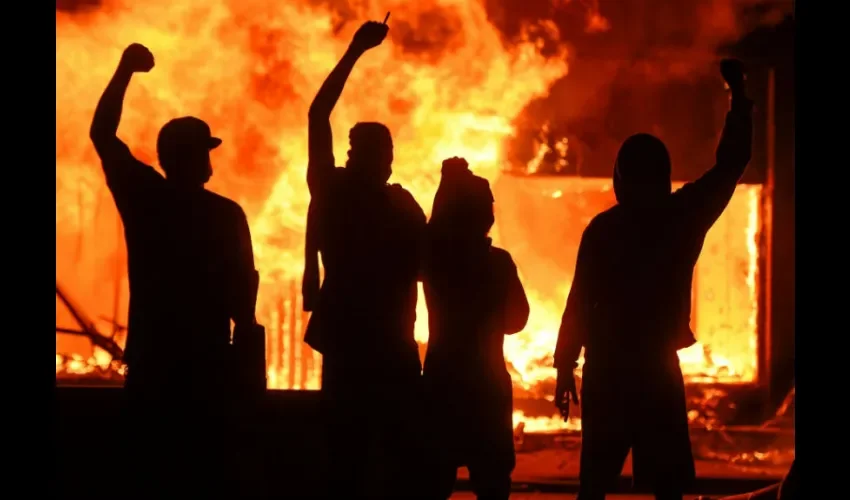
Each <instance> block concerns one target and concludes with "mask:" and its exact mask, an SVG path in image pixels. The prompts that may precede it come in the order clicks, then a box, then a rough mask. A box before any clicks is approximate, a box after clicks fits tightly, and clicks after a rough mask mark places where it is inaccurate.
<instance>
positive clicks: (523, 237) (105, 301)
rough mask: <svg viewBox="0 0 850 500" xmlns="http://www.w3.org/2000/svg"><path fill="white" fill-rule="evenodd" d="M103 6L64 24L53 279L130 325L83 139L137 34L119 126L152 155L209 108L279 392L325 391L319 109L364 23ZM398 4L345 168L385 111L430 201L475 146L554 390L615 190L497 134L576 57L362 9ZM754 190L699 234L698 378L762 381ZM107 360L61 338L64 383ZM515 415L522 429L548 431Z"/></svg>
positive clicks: (466, 17)
mask: <svg viewBox="0 0 850 500" xmlns="http://www.w3.org/2000/svg"><path fill="white" fill-rule="evenodd" d="M104 4H105V5H104V6H102V7H100V8H98V9H97V10H94V11H90V12H88V13H78V14H74V15H69V14H63V13H57V17H56V51H57V54H56V73H57V75H56V83H57V85H56V202H57V203H56V238H57V243H56V250H57V251H56V273H57V281H59V282H60V283H61V284H62V285H63V287H65V288H66V289H67V290H68V291H69V293H71V294H72V295H73V296H74V297H75V299H76V301H77V302H78V303H80V304H82V305H83V307H84V308H85V309H86V312H87V313H88V314H89V315H90V316H91V317H92V318H93V319H94V320H95V321H96V322H97V326H98V327H99V328H101V330H102V331H110V330H111V328H112V326H111V323H108V322H107V321H102V317H106V318H107V319H109V318H116V319H117V321H118V322H119V323H121V324H126V314H127V312H126V309H127V283H126V275H125V273H126V265H125V249H124V243H123V235H122V232H121V228H120V221H119V220H118V216H117V213H116V210H115V206H114V203H113V201H112V200H111V197H110V194H109V192H108V190H107V188H106V185H105V183H104V181H103V175H102V173H101V172H100V168H99V162H98V160H97V157H96V155H95V152H94V149H93V148H92V146H91V144H90V142H89V140H88V133H87V131H88V127H89V122H90V120H91V117H92V113H93V111H94V107H95V105H96V103H97V100H98V98H99V95H100V92H101V91H102V89H103V88H104V86H105V85H106V83H107V81H108V80H109V78H110V76H111V73H112V71H113V70H114V68H115V65H116V64H117V62H118V59H119V57H120V55H121V51H122V50H123V48H124V47H125V46H126V45H128V44H129V43H131V42H141V43H144V44H145V45H147V46H148V47H149V48H150V49H151V51H152V52H153V53H154V55H155V57H156V64H157V65H156V67H155V69H154V70H153V71H152V72H151V73H149V74H144V75H139V76H137V77H135V78H134V80H133V82H132V83H131V86H130V89H129V91H128V93H127V98H126V101H125V107H124V117H123V121H122V124H121V128H120V130H119V135H120V136H121V138H122V139H124V140H125V141H126V142H127V143H128V144H129V146H130V147H131V149H132V150H133V151H134V152H135V153H136V154H137V156H138V157H139V158H140V159H143V160H144V161H147V162H149V163H150V164H155V163H156V158H155V152H154V145H155V137H156V133H157V132H158V130H159V127H160V126H161V125H162V124H164V123H165V122H166V121H167V120H168V119H170V118H173V117H175V116H179V115H184V114H192V115H197V116H200V117H202V118H203V119H204V120H206V121H208V122H209V123H210V124H211V126H212V128H213V131H214V132H215V134H216V135H217V136H219V137H222V138H223V139H224V144H223V146H222V147H220V148H219V149H217V150H216V151H215V153H214V155H213V165H214V169H215V174H214V176H213V178H212V181H211V183H210V186H209V187H210V189H212V190H214V191H216V192H219V193H221V194H223V195H225V196H228V197H230V198H232V199H234V200H236V201H238V202H239V203H240V204H242V205H243V207H244V208H245V210H246V212H247V213H248V215H249V218H250V222H251V227H252V232H253V240H254V247H255V253H256V259H257V267H258V269H259V270H260V273H261V277H262V286H261V290H260V298H259V304H258V317H259V320H260V321H261V322H262V323H263V324H265V325H266V327H267V332H268V344H267V345H268V347H267V359H268V374H269V387H271V388H280V389H283V388H292V389H317V388H318V387H319V375H320V371H321V370H320V368H321V358H320V356H318V355H317V354H316V353H314V352H313V351H312V350H310V349H309V348H307V347H306V346H305V345H304V344H303V343H302V342H301V339H302V337H303V330H304V327H305V325H306V320H307V316H306V315H305V314H303V313H302V312H301V305H300V281H299V280H300V275H301V268H302V258H303V236H304V225H305V218H306V210H307V205H308V202H309V195H308V192H307V189H306V182H305V168H306V163H307V162H306V147H307V139H306V117H307V107H308V105H309V102H310V100H311V99H312V97H313V95H314V94H315V92H316V90H317V89H318V88H319V86H320V85H321V82H322V80H323V79H324V78H325V76H326V75H327V73H328V72H329V71H330V69H331V68H332V67H333V65H334V64H335V62H336V61H337V60H338V58H339V57H340V55H341V54H342V53H343V51H344V50H345V47H346V45H347V43H348V41H349V40H350V38H351V35H352V34H353V31H354V30H355V29H356V28H357V25H358V22H349V23H346V24H342V23H341V22H340V19H338V16H337V15H336V14H332V13H330V12H328V11H326V10H323V7H320V6H315V7H313V6H310V5H309V4H308V3H307V2H297V1H293V0H284V1H278V2H268V1H263V0H240V1H238V2H235V1H228V0H211V1H208V2H180V1H179V0H178V1H174V0H171V1H165V0H150V1H147V2H136V3H132V2H129V1H126V0H123V1H105V2H104ZM387 10H391V11H392V18H391V20H390V25H391V36H390V38H389V39H388V41H387V42H386V43H385V44H384V45H383V46H381V47H380V48H378V49H375V50H373V51H370V52H369V53H368V54H367V55H366V56H365V57H364V58H363V60H362V61H361V62H360V63H358V66H357V67H356V68H355V70H354V72H353V74H352V76H351V78H350V81H349V83H348V85H347V88H346V90H345V92H344V94H343V96H342V98H341V100H340V103H339V105H338V106H337V108H336V110H335V111H334V115H333V126H334V131H335V133H336V135H335V142H334V146H335V151H336V156H337V159H338V162H339V163H342V159H344V158H345V151H346V149H347V144H346V141H347V131H348V129H349V128H350V127H351V126H352V125H353V124H354V123H355V122H356V121H358V120H377V121H382V122H384V123H386V124H387V125H388V126H389V127H390V129H391V130H392V131H393V134H394V138H395V146H396V159H395V166H394V169H395V173H394V177H393V182H400V183H402V184H403V185H404V186H406V187H407V188H408V189H410V190H411V191H412V192H413V194H414V196H415V197H416V198H417V200H418V201H419V202H420V204H421V205H422V206H423V208H424V209H425V210H426V212H427V211H429V210H430V207H431V200H432V197H433V194H434V191H435V189H436V185H437V182H438V177H439V168H440V162H441V161H442V160H443V159H444V158H447V157H450V156H463V157H465V158H467V159H468V160H469V163H470V164H471V165H472V168H473V170H474V171H475V172H476V173H477V174H479V175H482V176H484V177H487V178H488V179H490V181H491V183H492V185H493V187H494V191H495V194H496V199H497V206H498V214H497V227H496V228H495V232H494V235H493V236H494V239H495V240H496V242H497V243H498V244H500V245H501V246H503V247H505V248H506V249H508V250H509V251H511V252H512V253H513V255H514V258H515V260H516V261H517V263H518V265H519V268H520V272H521V274H522V278H523V281H524V283H525V286H526V288H527V291H528V295H529V299H530V300H531V302H532V316H531V319H530V321H529V324H528V327H527V328H526V330H525V331H524V332H522V333H520V334H517V335H515V336H512V337H510V338H508V339H507V340H506V342H505V353H506V358H507V359H508V361H509V363H510V365H511V367H510V368H511V372H512V375H513V378H514V381H515V387H516V389H517V392H518V393H519V394H522V395H528V396H532V397H543V396H545V395H546V394H545V390H544V389H543V388H542V386H543V385H545V383H546V382H550V383H551V380H552V378H553V376H554V370H553V369H552V367H551V355H552V351H553V349H554V345H555V334H556V332H557V329H558V326H559V324H558V323H559V320H560V315H561V312H562V309H563V306H564V303H565V299H566V296H567V293H568V291H569V286H570V281H571V278H572V267H573V266H574V263H575V251H576V248H577V243H578V237H580V235H581V232H582V230H583V228H584V226H585V225H586V223H587V222H588V221H589V218H590V217H592V216H593V215H594V214H595V213H597V212H598V211H600V210H602V209H604V208H606V207H607V206H608V205H609V204H610V203H611V201H612V199H613V198H612V196H611V194H610V186H609V185H608V184H607V183H606V182H604V181H600V180H593V179H585V180H579V179H571V178H549V179H543V178H537V179H535V178H527V179H519V178H516V177H510V176H504V175H501V174H500V172H502V171H503V170H506V169H507V167H508V165H505V160H504V157H505V156H504V153H503V144H504V143H505V142H506V140H507V139H508V138H509V137H511V136H512V134H513V133H514V128H513V125H512V122H513V120H514V118H516V117H517V116H518V115H519V113H520V112H521V110H522V109H523V108H524V107H525V106H526V105H527V104H528V103H529V102H530V101H531V100H532V99H534V98H538V97H542V96H545V95H546V94H547V92H548V91H549V88H550V86H551V84H552V83H553V82H554V81H556V80H557V79H558V78H560V77H562V76H564V75H565V74H566V73H567V69H568V68H567V63H566V57H565V52H564V53H560V54H554V55H551V56H549V57H544V56H542V55H540V53H539V44H538V43H537V41H536V40H534V39H533V38H532V37H531V36H529V37H527V39H526V40H525V41H520V42H517V43H514V44H511V45H506V44H505V43H503V41H502V40H501V38H500V35H499V33H498V32H497V31H496V29H495V28H494V27H493V26H492V25H491V24H490V23H489V21H488V19H487V16H486V13H485V10H484V8H483V6H482V4H481V3H480V2H479V1H476V0H429V1H427V2H407V1H402V0H391V1H385V2H381V3H380V5H375V6H374V8H371V10H368V11H362V12H357V13H356V14H354V15H353V17H354V18H356V19H367V18H373V19H374V18H379V19H383V15H384V13H385V12H386V11H387ZM434 12H439V13H440V15H441V16H442V18H444V20H445V22H446V26H448V27H449V28H450V29H449V31H448V33H449V34H448V35H446V34H445V33H440V34H439V36H438V35H437V34H434V36H433V38H434V40H430V38H429V37H431V34H430V31H429V29H430V28H432V26H431V25H430V24H429V23H431V21H429V19H431V17H428V16H427V15H426V14H429V15H431V14H433V13H434ZM588 16H589V17H588V19H589V21H588V23H589V25H588V29H589V30H590V31H602V30H605V29H608V24H607V21H605V19H604V18H602V17H601V16H600V15H599V14H598V12H591V13H589V15H588ZM338 26H342V29H340V30H339V31H337V30H336V28H337V27H338ZM553 29H554V28H553V26H551V25H549V26H547V32H548V33H551V32H552V30H553ZM413 30H416V32H417V33H418V34H419V36H422V37H424V38H423V43H424V42H429V41H430V42H433V43H435V44H437V43H438V42H439V44H440V48H439V49H435V50H434V51H429V52H427V54H425V53H414V52H411V51H405V50H403V47H402V46H401V44H400V43H396V41H394V40H397V39H394V37H404V36H405V35H409V34H410V33H411V32H412V31H413ZM529 32H530V31H529ZM399 39H400V38H399ZM562 146H563V147H564V148H568V147H569V144H568V143H566V142H564V143H563V145H562ZM541 158H542V155H541ZM532 170H533V169H532ZM760 197H761V189H760V187H758V186H740V187H739V189H738V191H737V193H736V195H735V198H734V199H733V201H732V203H731V205H730V207H729V209H728V210H727V211H726V213H725V214H724V215H723V217H721V219H720V221H719V222H718V223H717V225H716V226H715V227H714V228H713V229H712V231H711V233H710V234H709V237H708V241H707V242H706V245H705V249H704V251H703V256H702V257H701V259H700V262H699V265H698V269H697V274H698V277H697V279H696V280H695V282H696V283H697V284H696V289H695V292H696V294H695V297H696V299H695V308H694V312H695V318H696V325H695V328H696V329H697V333H698V337H699V340H700V344H698V345H697V346H694V347H693V348H691V349H688V350H686V351H682V352H681V353H680V358H681V360H682V364H683V367H684V369H685V371H686V373H687V374H688V376H689V377H690V378H692V379H693V380H720V381H724V382H749V381H753V380H755V377H756V372H755V367H756V345H755V342H756V318H757V312H758V311H757V303H758V302H757V297H758V289H757V283H758V281H759V280H758V276H757V273H758V266H757V264H758V247H757V245H756V241H757V237H758V232H759V230H760V219H759V209H760V202H761V200H760ZM116 290H118V292H119V298H118V301H117V302H116V301H115V297H116ZM56 312H57V325H62V326H68V327H73V326H75V325H73V324H72V322H71V321H70V317H69V315H68V314H67V312H66V311H65V310H64V308H62V307H61V306H60V305H59V304H58V301H57V309H56ZM418 312H419V320H418V321H417V327H416V338H417V339H418V340H420V341H421V342H425V341H427V321H426V317H427V311H426V310H425V304H424V300H420V302H419V309H418ZM60 353H61V354H62V356H60ZM66 354H67V356H66ZM109 364H110V360H109V359H108V357H107V358H104V354H103V353H101V352H100V351H99V350H97V349H94V350H93V349H92V347H91V346H90V345H89V343H88V341H86V340H85V339H82V338H78V337H70V336H67V335H57V376H60V375H61V376H64V375H66V374H68V375H71V374H81V373H92V372H94V371H95V370H96V369H98V367H100V368H99V369H107V368H108V366H109ZM516 417H517V418H518V419H522V420H525V421H526V426H527V429H528V430H532V428H539V429H543V428H547V426H548V427H551V426H553V425H555V424H553V423H552V422H551V421H545V420H546V419H544V420H541V421H537V420H533V419H525V418H524V417H523V416H521V415H517V416H516ZM547 422H548V423H547ZM557 425H561V424H557ZM571 425H577V424H571Z"/></svg>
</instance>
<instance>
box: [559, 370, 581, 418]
mask: <svg viewBox="0 0 850 500" xmlns="http://www.w3.org/2000/svg"><path fill="white" fill-rule="evenodd" d="M571 401H572V403H573V404H576V405H577V404H579V401H578V391H577V390H576V378H575V375H573V371H572V370H558V383H557V385H556V387H555V406H557V407H558V409H559V410H560V411H561V417H563V419H564V421H565V422H566V421H567V420H569V418H570V402H571Z"/></svg>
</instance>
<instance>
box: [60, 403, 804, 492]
mask: <svg viewBox="0 0 850 500" xmlns="http://www.w3.org/2000/svg"><path fill="white" fill-rule="evenodd" d="M56 396H57V397H56V412H55V416H56V421H55V422H56V445H57V476H56V478H57V483H58V484H57V486H58V487H59V490H60V491H64V492H66V495H65V496H66V497H70V498H80V497H81V496H80V495H82V497H85V498H89V499H91V498H98V495H97V493H98V492H103V493H104V497H109V498H114V496H113V495H112V494H109V492H114V491H120V487H121V484H120V478H121V477H122V471H123V469H122V466H123V464H122V460H121V452H120V449H117V448H116V445H117V443H118V442H119V440H118V439H117V437H118V436H120V435H121V432H122V426H121V421H120V417H119V408H120V401H121V399H120V398H121V390H120V389H116V388H84V387H60V388H58V389H57V395H56ZM317 396H318V395H317V394H316V393H314V392H306V391H269V395H268V398H267V401H266V407H265V408H264V411H263V414H262V416H261V418H260V420H259V421H257V422H255V426H256V431H257V433H258V435H259V436H261V437H262V439H258V440H257V445H256V448H255V449H254V452H253V458H252V461H253V462H254V463H255V464H256V468H257V470H260V474H259V477H261V478H262V479H261V480H260V483H262V484H258V485H257V491H258V493H256V494H252V495H251V496H252V497H254V496H257V495H259V496H261V497H266V498H276V497H277V498H309V497H314V498H315V497H316V496H317V492H320V491H321V485H322V483H323V480H322V477H321V470H322V464H323V463H324V461H325V456H324V451H323V450H324V449H325V444H324V437H323V435H322V432H321V429H322V426H321V421H320V419H319V414H318V412H317V409H318V398H317ZM376 418H380V417H379V416H376ZM692 441H693V442H694V453H695V455H696V456H697V475H698V481H697V485H696V488H695V491H693V492H692V493H694V494H697V493H699V494H703V495H729V494H736V493H742V492H747V491H753V490H756V489H758V488H762V487H764V486H767V485H769V484H773V483H776V482H778V481H779V480H780V479H781V478H782V476H783V475H784V473H785V472H786V470H787V468H788V465H787V464H788V463H790V459H791V458H792V457H793V431H791V432H788V431H783V430H782V429H767V428H765V427H764V426H761V427H738V428H732V427H728V428H725V429H723V430H721V431H718V430H712V431H707V430H705V429H699V428H695V429H694V430H693V431H692ZM580 443H581V440H580V438H579V436H578V435H577V434H563V433H557V434H526V435H524V436H522V437H521V438H519V439H518V440H517V449H518V453H517V467H516V469H515V472H514V474H513V480H514V490H515V491H516V493H515V494H514V495H513V496H512V498H515V499H526V498H527V499H553V500H554V499H571V498H574V495H575V493H576V491H577V487H578V457H579V451H580ZM630 474H631V464H630V463H627V464H626V467H625V468H624V471H623V478H622V480H621V483H620V485H619V488H618V491H617V493H618V494H623V495H624V496H611V497H609V498H611V499H617V498H622V499H624V500H625V499H635V500H637V499H640V498H651V497H650V496H646V497H643V496H632V495H627V494H628V493H632V490H631V486H630V483H631V478H630V477H629V476H630ZM465 478H466V471H465V470H463V469H461V471H460V473H459V481H458V490H459V491H458V493H457V494H456V495H455V496H453V497H452V498H458V499H463V498H473V496H472V495H471V494H468V493H464V491H465V490H468V484H467V482H466V480H465ZM75 494H76V495H75Z"/></svg>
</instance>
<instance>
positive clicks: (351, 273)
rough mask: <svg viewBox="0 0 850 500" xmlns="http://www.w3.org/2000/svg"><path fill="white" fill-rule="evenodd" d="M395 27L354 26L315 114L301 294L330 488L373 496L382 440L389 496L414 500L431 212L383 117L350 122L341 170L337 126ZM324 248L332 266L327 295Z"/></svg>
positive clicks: (335, 492) (314, 108)
mask: <svg viewBox="0 0 850 500" xmlns="http://www.w3.org/2000/svg"><path fill="white" fill-rule="evenodd" d="M386 35H387V26H386V25H385V24H381V23H376V22H368V23H366V24H364V25H363V26H362V27H361V28H360V29H359V30H358V31H357V33H356V34H355V36H354V40H353V41H352V43H351V46H350V47H349V49H348V51H347V52H346V54H345V55H344V56H343V58H342V59H341V60H340V62H339V63H338V64H337V66H336V67H335V68H334V69H333V71H332V72H331V74H330V75H329V76H328V78H327V79H326V80H325V82H324V84H323V85H322V87H321V89H320V90H319V92H318V93H317V95H316V97H315V99H314V101H313V103H312V105H311V107H310V114H309V117H308V118H309V164H308V170H307V183H308V186H309V188H310V194H311V204H310V205H311V206H310V212H309V214H308V223H307V252H306V253H307V255H306V258H307V262H306V268H305V283H304V292H305V296H304V297H305V305H307V306H308V308H310V309H313V314H312V316H311V318H310V322H309V325H308V329H307V332H306V337H305V340H306V342H307V343H308V344H309V345H310V346H311V347H313V348H314V349H316V350H317V351H319V352H320V353H322V355H323V364H322V366H323V371H322V392H323V394H324V397H325V398H324V399H325V404H326V406H325V410H326V412H325V415H326V417H327V419H328V423H329V439H330V443H331V451H330V453H331V471H330V476H331V477H330V478H329V480H330V484H331V489H332V490H333V491H332V492H331V493H332V494H333V495H345V496H359V495H365V494H367V493H366V492H365V491H364V490H363V487H362V484H361V483H363V482H364V480H365V479H364V478H365V476H366V475H367V468H366V464H367V463H368V460H367V456H368V454H369V453H371V451H372V450H370V447H371V446H372V444H373V443H374V444H375V447H376V448H378V451H381V452H383V453H384V454H385V455H386V456H385V459H386V460H385V461H386V463H387V464H388V465H390V466H392V467H393V469H394V470H393V472H391V473H388V478H389V479H390V480H391V482H392V484H391V485H388V486H387V487H388V488H389V489H390V491H391V493H392V494H393V495H401V496H405V497H408V496H409V495H410V494H411V493H412V492H413V491H412V490H411V489H416V486H415V485H414V484H413V480H412V479H410V477H411V476H410V474H413V473H414V472H417V469H418V467H417V466H416V465H415V464H414V463H413V462H414V461H415V460H417V459H418V454H419V451H418V450H416V449H414V446H413V445H412V443H413V441H414V436H413V434H414V433H415V432H417V430H418V426H417V425H415V423H414V421H415V417H416V415H417V414H418V413H419V412H418V411H417V410H416V409H415V408H416V405H418V404H419V402H420V401H419V399H420V397H419V389H420V383H421V380H420V378H421V376H420V374H421V364H420V361H419V351H418V346H417V344H416V341H415V340H414V337H413V330H414V324H415V321H416V300H417V280H418V274H419V252H420V247H421V240H422V237H423V234H424V229H425V214H424V213H423V211H422V209H421V208H420V207H419V205H418V204H417V203H416V201H415V200H414V198H413V196H411V195H410V193H408V192H407V191H406V190H404V189H403V188H402V187H401V186H398V185H388V184H387V181H388V179H389V177H390V175H391V173H392V161H393V143H392V136H391V135H390V131H389V129H387V127H386V126H385V125H382V124H380V123H374V122H364V123H358V124H356V125H355V126H354V127H353V128H352V129H351V131H350V133H349V144H350V150H349V151H348V161H347V162H346V166H345V168H337V167H336V166H335V164H336V162H335V159H334V155H333V142H332V135H331V126H330V114H331V112H332V110H333V108H334V106H335V104H336V102H337V100H338V99H339V96H340V94H341V92H342V89H343V87H344V85H345V81H346V79H347V78H348V75H349V74H350V72H351V70H352V68H353V66H354V63H355V62H356V61H357V59H358V58H359V57H360V56H361V55H362V54H363V53H364V52H365V51H366V50H368V49H370V48H373V47H376V46H377V45H379V44H380V43H381V42H382V41H383V39H384V37H386ZM316 251H318V252H320V254H321V259H322V264H323V265H324V271H325V272H324V280H323V282H322V283H321V289H320V290H319V291H318V293H316V287H317V282H318V262H317V257H316ZM378 415H380V417H378ZM376 469H380V470H385V468H376ZM405 489H407V492H406V491H405Z"/></svg>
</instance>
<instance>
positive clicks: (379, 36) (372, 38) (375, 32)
mask: <svg viewBox="0 0 850 500" xmlns="http://www.w3.org/2000/svg"><path fill="white" fill-rule="evenodd" d="M389 31H390V28H389V26H387V25H386V24H384V23H379V22H377V21H367V22H365V23H363V26H361V27H360V29H358V30H357V33H355V34H354V39H353V40H352V41H351V47H352V48H354V49H356V50H358V51H360V52H366V51H367V50H369V49H371V48H374V47H377V46H378V45H381V42H383V41H384V38H386V37H387V33H389Z"/></svg>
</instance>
